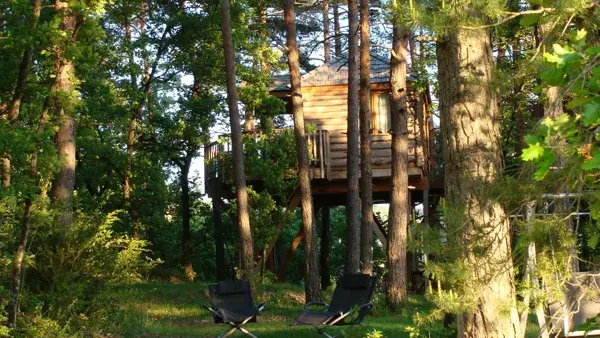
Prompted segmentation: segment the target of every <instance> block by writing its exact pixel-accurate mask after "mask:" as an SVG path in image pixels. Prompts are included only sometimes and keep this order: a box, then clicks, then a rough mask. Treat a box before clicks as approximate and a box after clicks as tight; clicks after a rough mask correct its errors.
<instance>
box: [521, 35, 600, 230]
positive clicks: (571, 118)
mask: <svg viewBox="0 0 600 338" xmlns="http://www.w3.org/2000/svg"><path fill="white" fill-rule="evenodd" d="M586 37H587V32H586V31H585V30H577V31H572V32H571V33H570V34H569V39H568V40H567V41H565V43H563V44H559V43H556V44H554V45H553V51H552V52H546V53H545V54H544V59H545V63H544V67H543V69H542V72H541V79H542V84H541V87H544V88H547V87H553V86H554V87H560V88H562V92H561V95H562V96H564V97H566V98H567V99H568V103H567V104H566V108H567V109H568V110H567V112H565V113H563V114H561V115H560V116H556V117H554V118H550V117H548V118H546V119H544V121H542V123H541V124H540V125H539V126H538V128H537V130H536V131H535V133H532V134H529V135H527V137H526V138H525V141H526V142H527V145H528V147H527V148H525V149H524V150H523V155H522V156H521V157H522V159H523V160H524V161H529V162H532V163H533V164H534V165H535V169H536V170H535V174H534V176H535V178H536V179H537V180H539V181H542V180H544V179H553V177H555V176H556V173H553V172H552V170H554V169H552V168H555V167H557V166H559V167H560V175H562V176H563V177H564V178H565V179H566V180H567V181H566V182H567V183H568V184H569V185H570V186H569V188H570V189H575V191H582V190H584V191H586V190H592V191H594V190H597V187H598V184H597V182H598V172H600V171H599V170H598V169H600V136H599V135H600V133H599V131H600V104H599V103H598V102H600V96H599V94H598V91H599V89H600V80H599V79H600V66H599V64H598V57H599V55H600V49H598V48H597V47H589V46H588V45H587V43H586ZM589 201H590V211H591V216H592V218H593V219H595V220H600V198H599V197H598V196H597V194H594V193H592V194H591V195H590V198H589Z"/></svg>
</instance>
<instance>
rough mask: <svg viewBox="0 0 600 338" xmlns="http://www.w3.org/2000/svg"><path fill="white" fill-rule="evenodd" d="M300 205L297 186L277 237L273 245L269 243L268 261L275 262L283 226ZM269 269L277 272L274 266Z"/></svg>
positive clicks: (272, 242)
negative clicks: (276, 246) (276, 245)
mask: <svg viewBox="0 0 600 338" xmlns="http://www.w3.org/2000/svg"><path fill="white" fill-rule="evenodd" d="M299 204H300V188H299V187H298V186H296V188H295V189H294V192H293V193H292V195H291V196H290V198H289V203H288V206H287V208H286V209H285V214H284V215H283V218H282V219H281V220H279V223H278V224H277V235H276V236H275V238H274V239H273V240H272V241H271V243H269V246H268V247H267V250H266V252H267V255H268V258H267V260H269V259H271V260H273V261H274V259H273V258H272V257H271V256H273V255H274V253H275V250H273V249H274V248H275V244H276V243H277V239H279V236H281V233H282V232H283V226H284V225H285V221H286V220H287V219H288V217H289V215H290V214H291V213H292V212H294V211H295V210H296V208H297V207H298V205H299ZM262 259H264V258H262V257H261V260H262ZM259 263H260V262H259ZM258 266H261V264H258ZM269 267H270V270H271V271H272V272H275V271H273V270H274V269H275V266H274V264H273V265H272V266H269Z"/></svg>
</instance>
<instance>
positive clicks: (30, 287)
mask: <svg viewBox="0 0 600 338" xmlns="http://www.w3.org/2000/svg"><path fill="white" fill-rule="evenodd" d="M117 215H118V214H117V213H110V214H108V215H107V216H100V215H91V216H89V215H78V217H77V218H76V221H75V223H74V224H73V226H72V227H71V228H68V229H65V228H60V227H56V226H53V225H52V224H49V225H47V226H46V225H43V224H42V225H39V226H37V228H36V231H35V235H34V236H32V238H31V240H32V245H31V248H32V249H31V252H30V256H29V257H30V258H29V259H28V261H27V263H28V267H27V271H26V280H25V288H24V289H23V292H22V294H21V297H22V300H21V311H22V314H21V316H20V319H19V323H18V330H16V332H15V335H16V336H24V337H50V336H55V337H60V336H72V335H73V334H76V333H80V334H85V333H86V332H89V330H90V329H91V328H96V327H101V326H102V325H101V324H102V323H101V322H108V321H110V317H111V313H107V312H106V311H100V310H99V309H101V308H103V307H109V308H110V304H106V303H104V302H102V301H101V299H102V295H103V293H104V292H105V291H106V290H107V287H108V286H111V285H116V284H123V283H134V282H140V281H143V280H144V279H145V278H146V276H147V274H148V273H149V271H150V270H151V269H153V268H154V267H155V266H156V265H157V264H159V263H160V261H156V260H152V259H150V258H148V257H147V253H148V250H147V249H146V247H147V243H146V241H143V240H138V239H133V238H131V237H129V236H127V235H125V234H119V233H116V232H115V231H114V230H113V227H114V226H115V224H117V223H118V222H119V221H120V220H119V218H118V217H117ZM113 310H114V311H111V312H114V315H117V314H118V309H113ZM0 332H1V331H0Z"/></svg>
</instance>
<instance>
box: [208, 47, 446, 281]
mask: <svg viewBox="0 0 600 338" xmlns="http://www.w3.org/2000/svg"><path fill="white" fill-rule="evenodd" d="M347 63H348V60H347V58H344V57H342V58H338V59H335V60H334V61H333V62H332V63H331V64H325V65H322V66H320V67H317V68H316V69H314V70H312V71H310V72H308V73H306V74H305V75H303V76H302V95H303V99H304V120H305V123H306V124H313V125H315V126H316V129H317V130H316V132H315V133H313V134H309V135H307V138H308V145H309V152H310V154H309V157H310V159H311V179H312V180H311V182H312V192H313V201H314V204H315V211H316V210H318V209H319V208H321V207H324V206H335V205H344V204H345V202H346V191H347V181H346V178H347V172H346V163H347V117H348V110H347V100H348V85H347V83H348V67H347ZM371 79H372V80H371V106H372V114H373V137H372V156H373V162H372V163H373V167H372V168H373V199H374V201H375V203H387V202H389V195H390V194H389V192H390V191H391V172H392V166H391V156H392V151H391V139H392V136H391V134H390V133H389V131H390V129H391V109H390V107H391V92H390V83H389V81H390V63H389V58H385V57H382V56H377V55H372V57H371ZM273 80H274V83H273V85H272V87H271V90H270V92H271V95H273V96H275V97H278V98H280V99H282V100H284V101H286V103H287V106H288V109H287V111H288V113H291V107H290V106H291V104H290V86H289V76H276V77H274V78H273ZM407 80H408V100H407V105H408V111H409V121H408V129H409V156H408V161H409V165H408V170H409V172H408V174H409V187H410V190H411V193H410V194H409V196H410V197H411V201H412V202H411V203H413V204H414V203H416V202H423V205H424V206H429V204H430V202H429V189H430V188H438V187H441V185H440V184H436V186H435V187H433V186H432V184H431V183H430V173H431V172H432V169H433V168H434V166H435V162H436V161H435V159H436V158H437V156H436V152H435V145H434V133H435V129H434V125H433V121H432V116H431V113H430V109H429V106H430V104H431V99H430V96H429V93H428V92H427V91H426V92H423V93H420V94H417V93H416V92H415V91H414V89H413V86H412V83H413V82H414V81H415V78H414V77H413V76H412V75H410V76H409V77H408V79H407ZM417 95H419V97H417ZM246 132H253V131H246ZM229 150H230V145H228V144H223V143H215V144H212V145H210V146H208V147H206V148H205V168H206V171H205V183H206V187H207V192H208V194H209V196H210V197H213V200H214V198H215V197H216V198H218V199H220V198H221V197H224V195H223V193H226V192H228V191H231V187H225V188H224V189H223V184H224V181H226V178H227V177H228V176H230V174H229V175H228V173H227V172H226V169H225V168H224V166H222V165H220V163H219V160H218V159H219V154H221V153H222V152H224V151H225V152H226V151H229ZM229 170H231V169H229ZM253 182H254V183H260V178H257V177H249V178H248V183H249V184H253ZM436 182H439V180H436ZM407 193H408V192H407ZM435 194H436V195H439V193H435ZM298 195H299V192H298V191H297V192H295V193H294V194H293V195H292V196H290V200H289V201H288V210H294V209H295V208H296V207H297V206H298V201H299V196H298ZM433 199H435V197H434V198H433ZM377 223H378V225H379V234H378V235H379V236H380V239H382V242H383V241H385V239H384V238H383V237H385V233H384V232H385V230H384V229H383V226H382V225H381V222H377ZM280 227H282V225H280ZM376 232H377V231H376ZM301 239H302V233H299V234H298V236H297V237H296V239H295V240H294V242H293V243H292V247H291V248H290V250H289V252H288V255H287V256H286V261H288V260H289V258H291V256H290V255H291V253H293V250H294V249H295V247H296V246H297V245H298V243H299V242H300V240H301ZM270 250H271V249H269V251H270ZM285 265H286V264H284V267H283V271H285ZM280 270H281V268H280ZM278 275H280V273H278Z"/></svg>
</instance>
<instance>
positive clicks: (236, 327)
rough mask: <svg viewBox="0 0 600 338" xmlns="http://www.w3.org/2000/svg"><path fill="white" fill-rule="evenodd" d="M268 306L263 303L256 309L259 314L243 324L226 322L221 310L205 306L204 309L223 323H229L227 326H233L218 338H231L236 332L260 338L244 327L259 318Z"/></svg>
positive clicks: (245, 320) (247, 319)
mask: <svg viewBox="0 0 600 338" xmlns="http://www.w3.org/2000/svg"><path fill="white" fill-rule="evenodd" d="M266 306H267V303H262V304H260V305H259V306H258V307H257V308H256V309H257V313H256V314H255V315H252V316H250V317H248V318H246V319H244V320H243V321H241V322H227V321H225V320H224V318H223V316H222V315H221V314H220V313H219V310H218V309H216V310H215V309H213V308H211V307H209V306H206V305H204V308H205V309H206V310H208V311H209V312H210V313H212V314H213V316H216V317H218V318H220V319H221V320H222V321H223V323H227V324H229V325H231V326H232V327H231V328H230V329H229V330H228V331H226V332H224V333H222V334H221V335H220V336H218V337H217V338H225V337H229V336H231V335H232V334H233V333H234V332H235V331H236V330H239V331H240V332H241V333H243V334H245V335H246V336H248V337H252V338H258V337H257V336H255V335H253V334H252V333H250V332H249V331H248V330H246V329H245V328H243V325H245V324H246V323H248V322H249V321H250V320H252V319H253V318H255V317H256V316H258V315H259V314H260V312H261V311H262V310H264V308H265V307H266Z"/></svg>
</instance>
